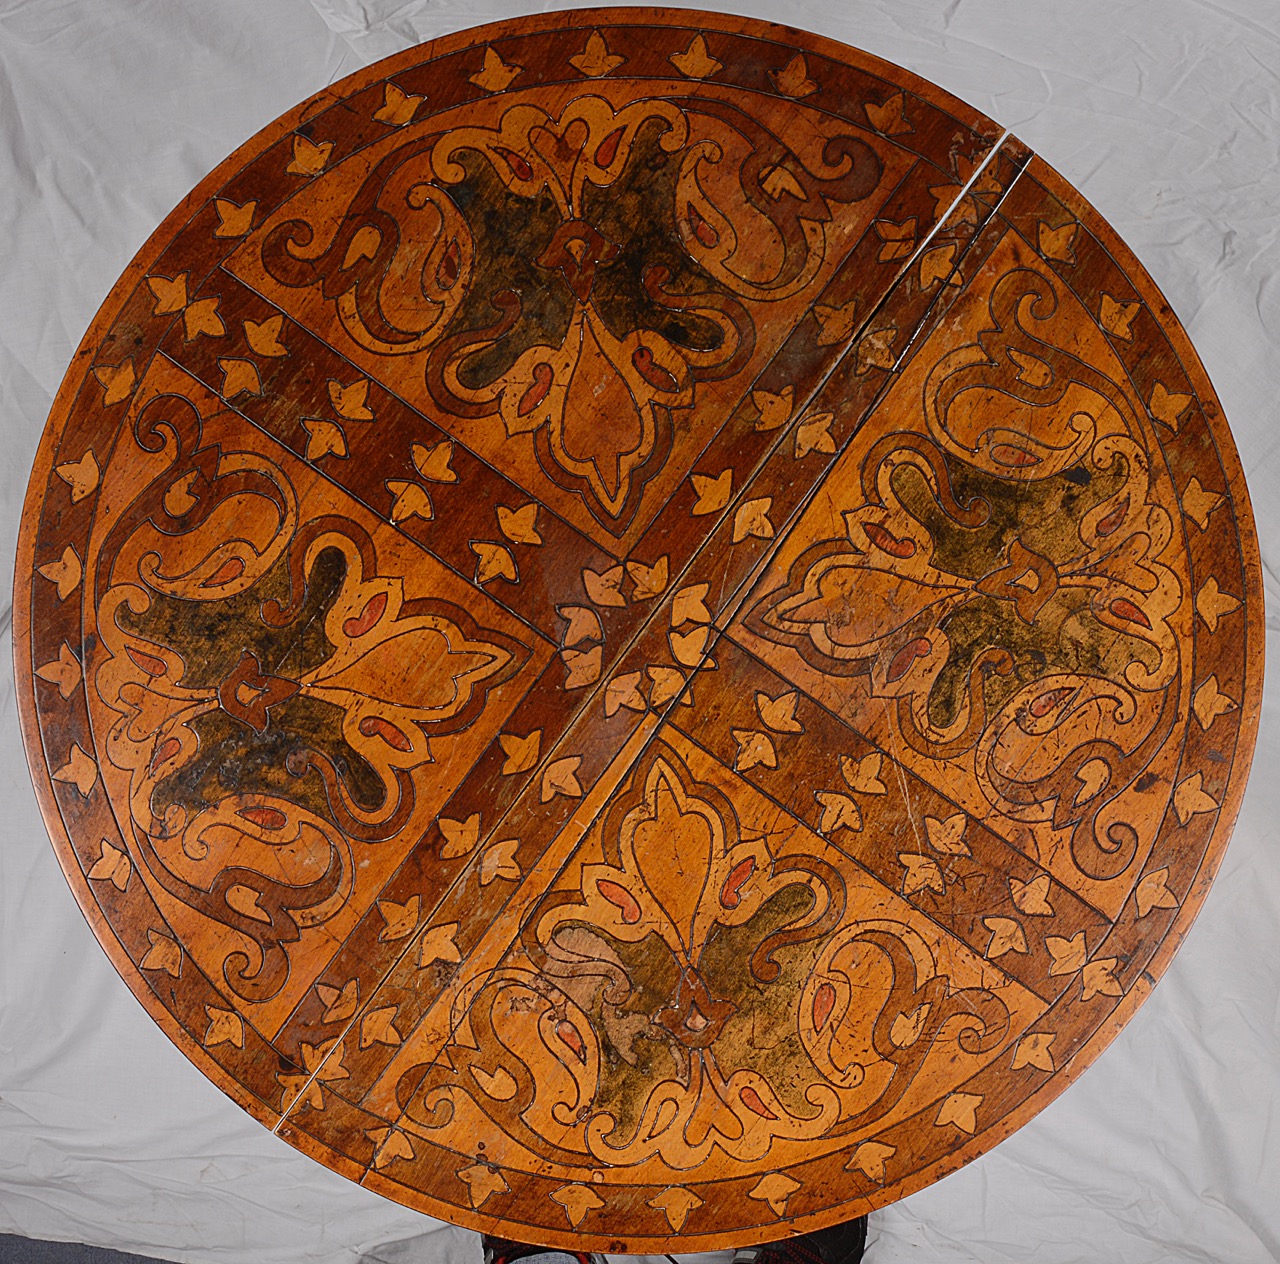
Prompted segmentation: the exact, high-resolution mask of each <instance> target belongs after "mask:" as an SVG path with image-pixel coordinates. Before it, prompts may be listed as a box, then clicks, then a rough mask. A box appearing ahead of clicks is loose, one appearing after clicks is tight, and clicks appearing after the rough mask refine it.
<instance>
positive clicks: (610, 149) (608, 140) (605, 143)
mask: <svg viewBox="0 0 1280 1264" xmlns="http://www.w3.org/2000/svg"><path fill="white" fill-rule="evenodd" d="M623 131H624V129H623V128H621V127H620V128H618V129H617V131H613V132H610V133H609V135H608V136H606V137H605V138H604V140H602V141H601V142H600V148H599V149H597V150H596V166H597V167H607V166H608V165H609V164H610V163H611V162H612V161H613V160H614V159H615V158H616V157H617V156H618V145H619V144H620V143H621V141H622V133H623Z"/></svg>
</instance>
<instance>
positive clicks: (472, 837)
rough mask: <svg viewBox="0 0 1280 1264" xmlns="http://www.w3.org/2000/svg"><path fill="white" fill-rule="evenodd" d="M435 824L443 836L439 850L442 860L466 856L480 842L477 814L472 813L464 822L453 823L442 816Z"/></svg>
mask: <svg viewBox="0 0 1280 1264" xmlns="http://www.w3.org/2000/svg"><path fill="white" fill-rule="evenodd" d="M436 824H438V825H439V826H440V833H441V834H443V835H444V846H443V847H441V848H440V856H441V858H442V859H444V860H454V859H456V858H457V857H458V856H465V855H467V854H468V853H469V852H470V851H472V849H473V848H474V847H475V845H476V844H477V843H478V842H479V841H480V813H479V812H473V813H472V814H471V815H470V816H469V817H467V819H466V820H465V821H454V820H450V819H449V818H447V817H443V816H442V817H440V818H439V819H438V820H437V822H436Z"/></svg>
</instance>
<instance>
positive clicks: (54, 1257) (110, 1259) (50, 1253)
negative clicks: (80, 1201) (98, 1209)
mask: <svg viewBox="0 0 1280 1264" xmlns="http://www.w3.org/2000/svg"><path fill="white" fill-rule="evenodd" d="M0 1262H3V1264H162V1261H160V1260H153V1259H152V1258H151V1257H150V1256H148V1255H126V1254H125V1253H124V1252H123V1251H108V1250H107V1249H106V1248H105V1247H101V1246H81V1245H80V1243H78V1242H40V1241H37V1240H36V1239H35V1238H19V1237H15V1236H14V1235H13V1234H9V1233H0Z"/></svg>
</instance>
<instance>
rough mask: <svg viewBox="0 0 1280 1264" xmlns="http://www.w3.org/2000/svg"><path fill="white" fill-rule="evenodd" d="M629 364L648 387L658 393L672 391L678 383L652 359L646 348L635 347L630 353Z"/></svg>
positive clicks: (651, 354) (651, 353)
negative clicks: (632, 365)
mask: <svg viewBox="0 0 1280 1264" xmlns="http://www.w3.org/2000/svg"><path fill="white" fill-rule="evenodd" d="M631 363H632V364H634V365H635V366H636V371H637V372H638V373H639V374H640V376H641V377H642V378H644V380H645V381H646V382H648V383H649V385H650V386H653V387H656V388H657V389H658V390H660V391H674V390H675V389H676V388H677V387H678V386H679V385H680V383H679V382H677V381H676V379H675V378H674V377H673V376H672V375H671V374H670V373H668V372H667V370H666V369H664V368H663V367H662V365H660V364H659V363H658V362H657V361H656V360H655V359H654V358H653V352H652V351H650V350H649V348H648V347H637V348H636V349H635V350H634V351H633V352H632V353H631Z"/></svg>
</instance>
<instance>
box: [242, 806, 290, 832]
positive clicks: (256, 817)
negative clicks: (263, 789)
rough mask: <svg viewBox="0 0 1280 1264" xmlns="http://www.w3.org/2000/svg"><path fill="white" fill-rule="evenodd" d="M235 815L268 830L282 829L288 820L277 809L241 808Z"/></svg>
mask: <svg viewBox="0 0 1280 1264" xmlns="http://www.w3.org/2000/svg"><path fill="white" fill-rule="evenodd" d="M236 815H237V816H243V817H244V819H245V820H246V821H252V822H253V823H254V824H255V825H260V826H261V827H262V828H263V829H269V830H278V829H283V828H284V827H285V824H286V822H287V821H288V820H289V818H288V817H287V816H285V814H284V813H283V812H281V811H280V809H279V808H241V809H240V811H239V812H237V813H236Z"/></svg>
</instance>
